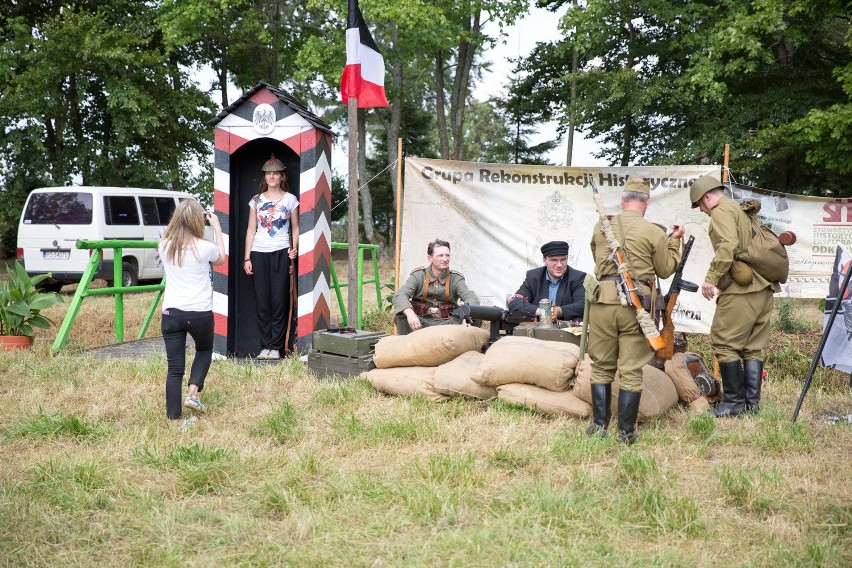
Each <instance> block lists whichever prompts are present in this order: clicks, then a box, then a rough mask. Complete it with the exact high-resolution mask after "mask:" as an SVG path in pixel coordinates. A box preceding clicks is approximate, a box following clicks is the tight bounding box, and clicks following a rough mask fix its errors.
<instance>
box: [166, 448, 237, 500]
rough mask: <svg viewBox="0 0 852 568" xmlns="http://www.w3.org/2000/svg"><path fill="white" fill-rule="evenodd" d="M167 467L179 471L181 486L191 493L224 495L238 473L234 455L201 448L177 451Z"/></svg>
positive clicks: (172, 451)
mask: <svg viewBox="0 0 852 568" xmlns="http://www.w3.org/2000/svg"><path fill="white" fill-rule="evenodd" d="M164 463H166V464H168V465H170V466H171V467H174V468H176V469H177V471H178V485H179V486H180V488H181V489H182V490H183V491H186V492H189V493H202V494H203V493H216V494H218V493H221V492H222V491H224V490H225V489H226V488H227V487H228V486H229V485H230V484H231V483H232V481H233V479H234V476H235V474H236V472H237V469H238V468H237V467H236V464H235V463H234V462H233V458H232V452H231V451H229V450H226V449H223V448H217V447H214V446H207V445H202V444H190V445H189V446H180V447H177V448H174V449H173V450H171V451H170V452H168V454H167V455H166V457H165V460H164Z"/></svg>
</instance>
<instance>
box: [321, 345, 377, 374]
mask: <svg viewBox="0 0 852 568" xmlns="http://www.w3.org/2000/svg"><path fill="white" fill-rule="evenodd" d="M373 367H374V365H373V356H372V355H362V356H361V357H347V356H345V355H335V354H333V353H322V352H320V351H316V350H311V351H309V352H308V368H309V369H311V370H312V371H313V372H315V373H316V374H317V376H319V378H321V379H332V378H335V376H336V377H338V378H347V377H357V376H358V375H360V374H361V373H362V372H364V371H369V370H370V369H372V368H373Z"/></svg>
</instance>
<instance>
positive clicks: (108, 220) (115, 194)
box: [17, 186, 195, 291]
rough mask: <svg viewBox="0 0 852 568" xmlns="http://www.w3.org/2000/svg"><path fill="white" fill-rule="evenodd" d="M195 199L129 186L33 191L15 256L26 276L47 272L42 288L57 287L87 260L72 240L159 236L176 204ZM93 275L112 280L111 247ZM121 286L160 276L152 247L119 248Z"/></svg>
mask: <svg viewBox="0 0 852 568" xmlns="http://www.w3.org/2000/svg"><path fill="white" fill-rule="evenodd" d="M185 199H195V198H194V197H193V196H192V195H190V194H188V193H183V192H178V191H166V190H163V189H137V188H129V187H86V186H73V187H45V188H41V189H36V190H33V192H32V193H30V195H29V197H28V198H27V202H26V203H25V204H24V211H23V213H22V214H21V222H20V223H19V224H18V250H17V257H18V260H19V261H21V263H22V264H23V265H24V268H26V270H27V273H29V274H30V275H31V276H33V275H36V274H45V273H48V272H50V273H52V274H53V277H52V278H51V279H50V281H49V282H47V281H46V282H45V285H44V287H45V288H47V289H50V290H56V291H58V290H59V288H61V287H62V285H64V284H70V283H75V282H79V281H80V279H81V278H82V276H83V271H84V270H85V268H86V265H87V264H88V262H89V255H90V251H89V250H85V249H83V250H78V249H77V248H76V246H75V243H76V241H77V240H78V239H79V240H89V241H100V240H106V239H123V240H140V241H142V240H144V241H156V240H159V238H160V236H161V235H162V233H163V231H164V230H165V227H166V225H167V224H168V222H169V219H171V216H172V213H173V212H174V210H175V208H176V207H177V204H178V203H179V202H181V201H183V200H185ZM103 253H104V259H103V260H102V261H101V263H100V265H99V266H98V270H97V272H96V273H95V278H104V279H106V280H107V281H108V282H110V283H111V282H112V279H113V260H112V259H113V255H112V250H110V249H104V251H103ZM122 253H123V257H124V264H123V266H122V284H123V285H125V286H133V285H135V284H136V283H137V282H138V281H139V280H149V279H160V278H162V277H163V268H162V265H161V263H160V262H159V259H158V258H157V250H156V249H124V250H123V251H122Z"/></svg>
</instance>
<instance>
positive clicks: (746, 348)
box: [689, 176, 781, 418]
mask: <svg viewBox="0 0 852 568" xmlns="http://www.w3.org/2000/svg"><path fill="white" fill-rule="evenodd" d="M689 199H690V201H692V207H693V208H695V207H698V208H700V209H701V211H702V213H705V214H706V215H709V216H710V229H709V233H710V242H711V243H712V244H713V250H714V251H715V255H714V256H713V260H712V261H710V268H709V269H708V271H707V276H705V277H704V284H702V285H701V294H702V295H703V296H704V297H705V298H707V299H708V300H712V299H713V298H714V297H715V296H716V294H717V291H718V298H717V299H716V315H715V316H713V323H712V325H711V326H710V345H711V347H712V348H713V355H714V356H715V357H716V360H717V361H718V362H719V372H720V373H721V375H722V386H723V388H724V391H725V400H724V402H723V403H722V404H720V405H719V406H718V407H716V408H714V409H713V410H711V411H710V412H712V413H713V414H714V415H715V416H716V417H717V418H721V417H725V416H737V415H738V414H742V413H743V412H757V410H758V403H759V402H760V386H761V382H762V380H763V350H764V349H765V348H766V343H767V342H768V341H769V319H770V316H771V315H772V310H773V308H774V305H775V297H774V295H773V294H774V293H775V292H780V291H781V286H780V285H779V284H778V283H777V282H769V281H768V280H766V279H765V278H763V277H762V276H761V275H760V274H758V273H757V272H754V271H752V270H751V269H749V268H748V266H747V265H743V263H740V262H739V261H737V262H736V263H735V260H734V255H735V254H736V253H738V252H740V251H743V250H746V249H747V248H748V246H749V244H750V243H751V239H752V227H751V220H750V219H749V218H748V215H746V214H745V213H744V212H743V210H742V209H741V208H740V206H739V205H738V204H737V203H736V202H735V201H734V200H732V199H730V198H729V197H727V196H726V195H725V193H724V186H723V185H722V182H721V181H719V179H717V178H715V177H713V176H701V177H700V178H698V179H697V180H695V181H694V182H693V184H692V188H691V189H690V192H689ZM735 264H736V265H738V267H739V268H741V269H745V272H746V273H747V274H746V275H745V276H744V277H743V276H742V271H740V273H737V272H732V271H731V268H732V267H733V266H734V265H735Z"/></svg>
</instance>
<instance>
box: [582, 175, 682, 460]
mask: <svg viewBox="0 0 852 568" xmlns="http://www.w3.org/2000/svg"><path fill="white" fill-rule="evenodd" d="M591 185H592V190H593V191H594V193H595V202H596V205H597V209H598V214H599V215H600V220H599V221H598V223H597V224H596V225H595V229H594V231H593V234H592V241H591V247H592V256H593V258H594V259H595V276H596V277H597V279H598V281H599V282H600V289H599V291H598V294H597V297H596V298H594V299H592V300H591V306H590V309H589V320H590V326H589V327H590V336H589V356H590V357H591V359H592V413H593V419H592V425H591V426H589V428H588V429H587V432H588V433H589V434H591V435H605V434H606V431H607V428H608V427H609V421H610V397H611V394H612V381H613V378H614V376H615V372H616V370H618V372H619V374H620V376H621V379H620V389H619V393H618V440H619V441H621V442H623V443H626V444H632V443H633V442H634V441H635V440H636V438H637V437H638V436H637V434H636V433H635V429H636V419H637V417H638V414H639V399H640V398H641V396H642V367H643V366H644V365H645V364H647V363H648V362H649V361H650V360H651V357H652V356H653V355H654V351H655V350H656V349H659V348H661V347H662V346H663V341H662V340H661V338H660V334H659V331H658V330H657V327H656V325H655V324H654V321H653V318H651V316H650V314H649V313H648V310H650V309H652V306H651V305H650V298H651V296H652V293H651V292H652V290H651V286H652V285H653V282H654V280H655V275H657V276H660V277H661V278H667V277H669V276H671V275H672V274H673V273H674V271H675V269H676V268H677V265H678V262H679V261H680V257H681V253H680V248H681V238H682V237H683V227H682V226H681V225H677V224H675V225H672V226H671V229H672V232H671V235H670V236H668V237H667V236H666V233H665V232H663V231H661V230H660V228H659V227H657V226H656V225H654V224H653V223H651V222H649V221H646V220H645V218H644V217H645V211H646V210H647V209H648V204H649V202H650V199H651V189H650V185H649V183H648V180H646V179H641V178H630V179H628V180H627V183H626V184H625V186H624V192H623V193H622V195H621V208H622V210H623V211H622V213H620V214H618V215H615V216H614V217H613V218H612V219H611V220H610V219H608V218H607V215H606V212H605V211H604V208H603V204H602V203H601V200H600V196H599V195H598V193H597V187H596V186H595V184H594V182H593V181H592V182H591ZM646 299H647V300H646Z"/></svg>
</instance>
